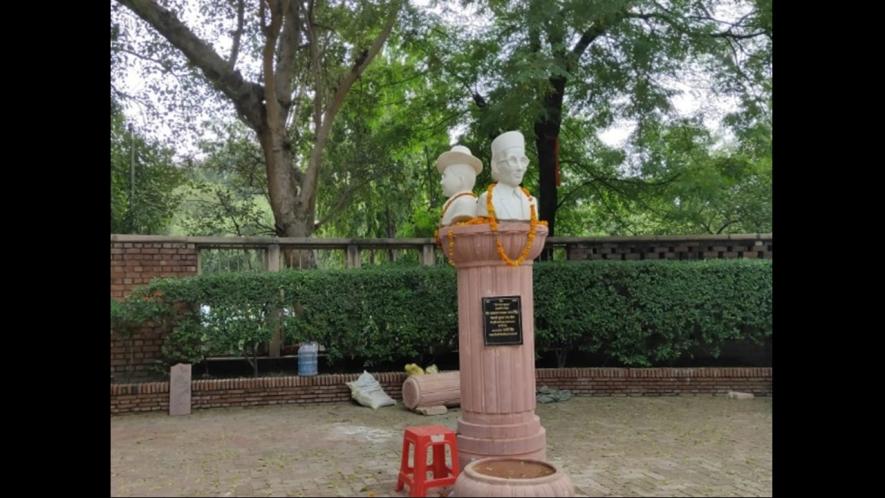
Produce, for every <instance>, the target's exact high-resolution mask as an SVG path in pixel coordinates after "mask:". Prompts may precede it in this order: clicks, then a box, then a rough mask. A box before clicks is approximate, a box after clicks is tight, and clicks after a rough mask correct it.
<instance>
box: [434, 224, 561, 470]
mask: <svg viewBox="0 0 885 498" xmlns="http://www.w3.org/2000/svg"><path fill="white" fill-rule="evenodd" d="M529 228H530V225H529V223H528V222H504V223H499V224H498V240H500V241H501V244H502V246H503V248H504V250H505V252H506V254H507V256H508V257H510V258H512V259H516V258H517V257H518V256H519V254H520V251H521V250H522V248H523V246H524V245H525V243H526V240H527V235H528V232H529ZM449 232H452V233H453V234H454V248H452V247H451V246H450V239H449ZM546 237H547V227H545V226H543V225H539V226H538V227H537V235H536V237H535V240H534V242H533V244H532V247H531V249H530V250H529V253H528V257H527V258H526V260H525V261H524V262H523V263H522V264H521V265H520V266H517V267H512V266H508V265H507V264H505V263H504V262H503V261H501V259H500V258H499V257H498V251H497V247H496V244H495V235H494V234H493V233H492V231H491V228H490V227H489V225H462V226H454V227H444V228H441V229H440V231H439V238H440V242H441V245H442V249H443V251H444V252H445V254H446V256H447V257H448V258H449V259H450V261H452V263H453V265H454V266H455V268H456V269H457V274H458V349H459V360H460V366H459V369H460V376H461V411H462V416H461V418H459V419H458V452H459V460H460V466H461V468H464V467H465V466H466V465H467V464H468V463H470V462H471V461H473V460H477V459H480V458H487V457H518V458H528V459H537V460H544V459H545V458H546V454H545V453H546V452H545V448H546V434H545V430H544V428H543V427H541V422H540V420H539V418H538V416H537V415H535V334H534V332H535V330H534V296H533V292H532V260H533V259H534V258H535V257H537V256H538V254H540V253H541V250H542V249H543V248H544V240H545V239H546ZM503 296H519V298H520V308H521V314H520V318H521V329H522V344H520V345H486V341H485V337H484V332H483V330H484V329H483V328H484V314H483V313H484V312H483V303H482V300H483V298H484V297H503Z"/></svg>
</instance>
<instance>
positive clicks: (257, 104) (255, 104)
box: [118, 0, 264, 130]
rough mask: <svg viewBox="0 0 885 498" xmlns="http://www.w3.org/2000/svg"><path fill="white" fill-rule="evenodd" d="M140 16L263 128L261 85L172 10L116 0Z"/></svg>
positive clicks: (150, 2)
mask: <svg viewBox="0 0 885 498" xmlns="http://www.w3.org/2000/svg"><path fill="white" fill-rule="evenodd" d="M118 1H119V2H120V3H121V4H123V5H125V6H126V7H128V8H129V9H130V10H132V12H134V13H135V15H137V16H138V17H139V18H141V19H142V20H144V21H145V22H147V23H148V24H149V25H150V26H151V27H152V28H154V29H155V30H156V31H157V32H158V33H159V34H160V35H161V36H163V38H165V39H166V40H167V41H169V43H171V44H172V45H173V46H175V47H176V48H177V49H179V50H180V51H181V52H182V54H184V56H185V57H186V58H187V59H188V61H190V62H191V63H192V64H194V65H195V66H197V67H199V68H200V70H202V71H203V74H204V75H205V76H206V79H208V80H209V82H210V83H211V84H212V85H213V86H214V87H215V88H216V89H218V90H219V91H221V92H222V93H223V94H224V95H225V96H227V97H228V98H229V99H230V100H231V101H232V102H233V103H234V106H235V107H236V109H237V112H239V114H240V115H241V116H242V118H243V120H244V121H246V122H247V123H248V124H249V125H250V126H251V127H252V128H253V129H255V130H260V129H262V128H263V127H264V106H263V105H262V104H261V99H262V97H263V90H262V89H261V86H260V85H257V84H255V83H251V82H249V81H246V80H245V79H244V78H243V77H242V75H241V74H240V73H239V71H234V70H233V69H232V68H231V67H230V66H229V65H228V61H226V60H224V59H222V58H221V56H219V55H218V54H217V53H215V51H214V50H213V49H212V47H211V46H210V45H209V44H208V43H206V42H205V41H203V40H201V39H200V38H199V37H197V35H195V34H194V33H193V31H191V30H190V29H189V28H188V27H187V26H185V25H184V23H182V22H181V21H180V20H179V19H178V18H177V17H176V16H175V14H174V13H172V12H171V11H169V10H167V9H166V8H164V7H162V6H160V5H159V4H157V3H156V2H155V1H154V0H118Z"/></svg>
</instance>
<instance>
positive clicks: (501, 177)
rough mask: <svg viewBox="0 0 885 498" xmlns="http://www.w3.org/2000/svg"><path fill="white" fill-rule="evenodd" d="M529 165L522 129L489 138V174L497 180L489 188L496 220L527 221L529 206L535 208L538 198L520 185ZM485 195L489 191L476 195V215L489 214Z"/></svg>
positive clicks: (529, 213)
mask: <svg viewBox="0 0 885 498" xmlns="http://www.w3.org/2000/svg"><path fill="white" fill-rule="evenodd" d="M528 165H529V158H528V157H526V155H525V138H523V136H522V133H520V132H518V131H508V132H506V133H502V134H500V135H498V136H497V137H496V138H495V139H494V140H492V178H493V179H494V180H495V181H496V182H498V183H497V185H495V187H494V188H492V206H493V207H494V208H495V218H496V219H497V220H499V221H503V220H514V221H529V220H530V219H531V206H535V209H537V205H538V201H537V199H535V197H534V196H527V195H526V194H525V192H523V191H522V189H521V188H519V184H520V183H522V177H523V176H525V171H526V169H527V168H528ZM487 197H488V192H483V193H482V194H481V195H480V196H479V199H477V201H476V215H477V216H488V215H489V214H488V210H487V209H486V198H487ZM536 214H537V212H536Z"/></svg>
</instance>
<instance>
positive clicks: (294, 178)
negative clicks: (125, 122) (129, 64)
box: [113, 0, 403, 237]
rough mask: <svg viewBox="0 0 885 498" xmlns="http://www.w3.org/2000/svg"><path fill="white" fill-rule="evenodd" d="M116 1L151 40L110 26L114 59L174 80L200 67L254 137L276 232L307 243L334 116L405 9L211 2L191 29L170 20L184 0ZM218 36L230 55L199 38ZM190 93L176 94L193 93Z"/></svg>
mask: <svg viewBox="0 0 885 498" xmlns="http://www.w3.org/2000/svg"><path fill="white" fill-rule="evenodd" d="M119 3H120V4H122V5H124V6H126V7H127V8H128V9H129V10H130V11H131V12H132V13H134V14H135V15H136V16H138V18H139V19H140V20H142V21H144V22H145V23H147V24H148V25H149V26H150V28H151V30H152V31H151V32H152V34H153V35H154V38H153V39H147V40H139V39H130V38H127V37H126V33H125V30H122V29H121V28H120V23H119V22H118V23H115V24H114V29H115V31H114V33H113V37H114V38H113V39H115V40H116V42H115V47H116V49H115V50H116V51H117V52H118V55H119V53H124V54H129V55H131V56H133V57H137V58H140V59H142V60H146V61H151V62H154V63H156V64H157V65H159V66H160V67H161V68H163V70H166V71H169V72H170V73H173V75H174V74H175V73H181V72H188V71H189V72H190V73H191V76H193V75H194V74H195V71H194V70H195V69H198V70H199V72H200V75H201V78H202V82H203V83H206V84H209V85H211V87H212V88H213V89H214V90H215V91H216V92H219V93H220V94H221V95H223V96H224V98H225V99H226V100H227V101H228V102H229V103H231V104H233V107H234V108H235V110H236V112H237V116H238V118H239V119H240V120H242V122H243V123H245V124H246V125H247V126H248V127H249V128H250V129H251V130H252V131H253V132H254V133H255V135H256V136H257V139H258V142H259V144H260V146H261V151H262V154H263V157H264V166H265V173H266V177H267V188H268V196H269V199H270V205H271V209H272V211H273V215H274V220H275V226H274V230H275V233H276V235H278V236H287V237H306V236H310V235H311V234H312V233H313V231H314V228H315V227H314V223H315V220H316V214H317V213H316V207H317V192H318V186H319V178H320V173H321V170H322V166H323V163H324V152H325V149H326V146H327V144H328V143H329V140H330V134H331V131H332V126H333V124H334V122H335V118H336V116H337V115H338V113H339V111H340V110H341V108H342V106H343V104H344V101H345V99H346V98H347V95H348V94H349V93H350V91H351V88H352V87H353V85H354V83H355V82H356V81H357V80H358V79H359V78H360V76H361V75H362V74H363V72H364V71H365V70H366V68H367V67H368V66H369V64H370V63H371V62H372V60H373V59H374V58H375V57H376V56H377V55H378V53H379V52H380V51H381V48H382V47H383V46H384V43H385V42H386V40H387V38H388V37H389V36H390V33H391V31H392V30H393V26H394V23H395V22H396V20H397V17H398V15H399V12H400V10H401V8H402V4H403V2H402V1H401V0H392V1H390V2H386V3H380V4H375V3H371V2H360V3H359V4H358V7H356V8H354V7H353V6H352V5H351V4H348V3H346V2H344V3H335V2H330V1H325V0H307V1H298V0H291V1H290V0H267V1H259V2H258V3H253V2H247V1H246V0H237V1H236V2H222V1H217V2H213V3H212V4H211V5H209V4H207V5H204V6H201V13H200V14H194V15H195V16H197V18H198V21H204V23H203V24H201V23H199V22H198V23H196V24H193V25H192V26H188V25H187V24H185V23H184V22H183V21H182V18H181V17H179V15H178V14H177V12H184V11H185V10H186V7H187V6H185V5H182V3H181V2H168V3H167V5H170V7H165V6H163V5H160V4H159V3H157V2H156V1H154V0H119ZM225 30H228V31H229V32H230V33H231V37H232V43H231V48H230V51H229V52H228V54H227V57H222V55H221V54H220V53H219V51H218V49H217V48H216V47H215V46H213V42H214V43H215V44H216V45H217V44H218V42H219V40H218V39H217V38H216V39H207V38H205V37H201V36H200V35H199V34H198V33H199V32H203V33H206V34H207V35H211V34H213V33H214V36H216V37H217V36H219V35H218V34H219V32H223V31H225ZM250 42H251V43H250ZM241 61H245V62H243V63H242V64H240V63H241ZM253 61H260V69H259V70H258V71H254V70H253V74H252V75H251V76H253V79H252V80H250V79H247V77H245V76H244V75H243V72H242V71H241V69H243V70H244V71H247V72H248V71H249V69H248V64H249V63H250V62H253ZM240 66H244V67H240ZM253 69H254V68H253ZM187 90H188V88H184V92H183V94H182V95H176V96H175V97H176V98H179V99H187V98H188V96H196V95H199V93H197V92H191V93H187ZM197 105H199V104H198V103H197Z"/></svg>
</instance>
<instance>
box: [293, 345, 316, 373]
mask: <svg viewBox="0 0 885 498" xmlns="http://www.w3.org/2000/svg"><path fill="white" fill-rule="evenodd" d="M319 349H320V347H319V345H318V344H317V343H315V342H307V343H304V344H302V345H301V347H300V348H298V375H300V376H304V377H307V376H310V375H316V374H317V352H318V351H319Z"/></svg>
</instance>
